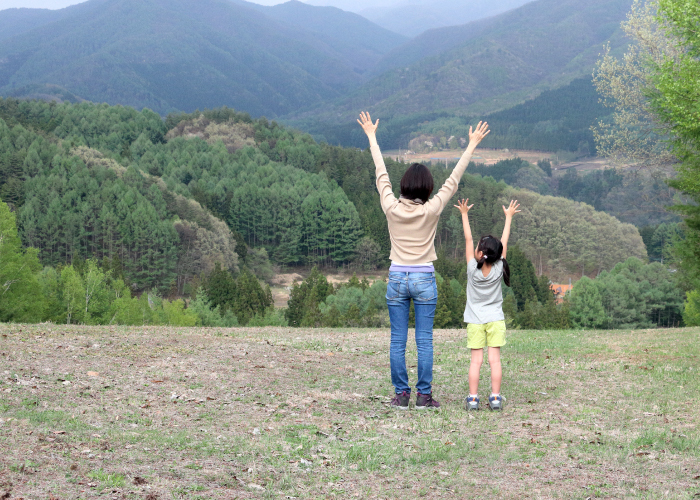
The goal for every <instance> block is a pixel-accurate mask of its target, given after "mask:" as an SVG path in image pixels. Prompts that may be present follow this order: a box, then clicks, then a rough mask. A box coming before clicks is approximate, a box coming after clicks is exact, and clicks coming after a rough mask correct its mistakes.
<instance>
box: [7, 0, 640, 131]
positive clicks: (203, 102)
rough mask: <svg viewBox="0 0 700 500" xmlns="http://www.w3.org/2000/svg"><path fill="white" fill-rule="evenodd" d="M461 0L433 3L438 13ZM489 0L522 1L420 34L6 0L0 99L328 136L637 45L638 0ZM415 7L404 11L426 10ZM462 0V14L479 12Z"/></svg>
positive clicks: (469, 99)
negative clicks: (270, 123)
mask: <svg viewBox="0 0 700 500" xmlns="http://www.w3.org/2000/svg"><path fill="white" fill-rule="evenodd" d="M412 1H413V2H417V3H418V4H420V2H423V0H412ZM450 2H452V3H455V2H453V0H441V1H440V2H434V3H433V2H431V4H430V5H434V10H436V11H439V10H440V9H442V8H443V7H445V6H446V5H449V4H450ZM492 4H493V3H492V2H491V3H487V2H485V1H484V0H473V1H472V2H471V3H470V5H472V6H476V5H481V7H480V8H478V9H477V8H476V7H474V11H475V12H476V11H478V12H479V13H480V15H483V14H484V13H486V12H491V11H489V9H498V8H506V6H509V5H510V6H517V5H521V6H519V7H518V8H515V9H512V10H508V11H507V12H504V13H501V14H498V15H495V16H492V17H488V18H486V19H481V20H478V21H474V22H470V23H467V24H462V25H458V26H449V27H442V28H435V29H430V30H427V31H425V32H423V33H422V34H420V35H418V36H416V37H413V38H410V39H409V38H408V37H406V36H403V35H400V34H397V33H395V32H394V31H391V30H389V29H386V28H384V27H381V26H379V25H377V24H375V23H373V22H371V21H369V20H367V19H366V18H364V17H362V16H360V15H358V14H355V13H352V12H347V11H343V10H341V9H339V8H337V7H327V6H326V7H321V6H313V5H309V4H306V3H302V2H299V1H295V0H292V1H290V2H287V3H284V4H280V5H276V6H272V7H266V6H261V5H258V4H254V3H250V2H246V1H243V0H200V1H198V2H196V3H195V2H192V1H191V0H89V1H87V2H85V3H82V4H79V5H75V6H72V7H69V8H66V9H61V10H57V11H48V10H45V9H8V10H4V11H0V42H1V43H0V95H5V96H14V97H20V98H27V97H38V98H43V99H51V98H55V99H58V100H72V101H79V100H82V99H84V100H90V101H96V102H107V103H110V104H123V105H130V106H134V107H136V108H143V107H148V108H151V109H153V110H155V111H156V112H158V113H160V114H167V113H169V112H173V111H193V110H195V109H203V108H215V107H221V106H229V107H233V108H235V109H239V110H242V111H247V112H249V113H250V114H251V115H253V116H260V115H265V116H268V117H271V118H273V117H274V118H279V119H282V120H283V121H287V122H289V123H292V124H294V125H296V126H299V127H300V128H302V129H304V130H309V131H310V132H312V133H315V134H317V135H320V133H322V131H323V129H324V128H327V127H329V126H333V125H338V124H343V123H350V122H352V123H354V116H355V115H356V113H357V112H358V111H359V110H360V109H370V110H371V111H372V112H373V114H374V115H376V116H378V117H380V116H381V117H386V118H396V117H401V116H404V117H411V116H419V115H420V116H423V115H426V114H435V113H442V114H445V113H447V114H452V115H460V116H473V115H477V114H488V113H492V112H495V111H498V110H502V109H506V108H509V107H511V106H513V105H516V104H518V103H521V102H523V101H525V100H527V99H530V98H533V97H536V96H537V95H539V94H540V93H541V92H543V91H545V90H548V89H554V88H559V87H562V86H564V85H567V84H568V83H570V82H571V81H573V80H574V79H576V78H580V77H587V76H590V73H591V71H592V68H593V65H594V62H595V60H596V59H597V57H598V55H599V53H601V52H602V50H603V45H604V44H606V43H608V42H609V43H610V44H611V46H612V48H613V49H620V48H621V47H624V46H625V45H626V40H625V39H624V37H623V35H622V32H621V30H620V28H619V24H620V22H621V21H622V20H623V19H624V18H625V15H626V13H627V11H628V10H629V7H630V5H631V0H589V1H588V2H586V3H579V2H577V1H576V0H536V1H531V2H527V3H526V2H525V0H507V1H504V2H499V4H498V7H493V6H491V5H492ZM522 4H524V5H522ZM422 5H426V4H422ZM380 7H381V5H380ZM414 7H415V5H414V6H411V5H408V6H404V12H405V13H408V12H419V10H416V9H415V8H414ZM437 7H440V9H438V8H437ZM457 7H458V6H457V5H456V4H455V9H453V11H454V12H455V15H454V19H455V22H457V21H459V19H460V18H459V15H461V14H465V13H468V11H467V9H465V8H462V9H461V10H460V9H458V8H457ZM494 12H495V11H494ZM465 15H466V14H465ZM394 17H396V16H394ZM320 131H321V132H320Z"/></svg>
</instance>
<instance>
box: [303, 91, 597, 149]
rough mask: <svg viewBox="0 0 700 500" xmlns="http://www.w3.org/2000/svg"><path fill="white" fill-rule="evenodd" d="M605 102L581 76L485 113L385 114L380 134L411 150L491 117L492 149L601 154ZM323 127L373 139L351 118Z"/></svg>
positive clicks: (335, 135) (352, 140)
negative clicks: (598, 129)
mask: <svg viewBox="0 0 700 500" xmlns="http://www.w3.org/2000/svg"><path fill="white" fill-rule="evenodd" d="M599 101H600V96H599V95H598V93H597V92H596V90H595V87H593V84H592V83H591V80H590V78H577V79H576V80H574V81H572V82H571V83H569V84H568V85H565V86H563V87H560V88H558V89H556V90H546V91H544V92H543V93H542V94H540V95H539V96H537V97H536V98H534V99H530V100H528V101H526V102H524V103H522V104H518V105H516V106H514V107H512V108H509V109H506V110H503V111H498V112H496V113H491V114H488V115H485V116H462V115H457V114H455V113H448V112H441V113H421V114H417V115H407V116H399V117H393V118H388V119H384V118H382V127H381V129H380V131H379V133H380V134H381V142H382V144H383V145H385V147H386V148H390V149H391V148H404V149H410V146H409V143H410V142H411V140H412V139H415V138H420V137H421V136H430V138H431V139H436V140H434V141H433V142H434V143H435V144H437V143H439V142H440V139H442V140H444V141H445V142H447V139H448V138H450V137H452V136H455V137H462V138H466V137H468V136H469V127H470V126H474V125H475V124H476V123H478V122H479V121H481V120H485V121H487V122H488V124H489V128H490V129H491V130H492V133H491V134H489V136H488V137H486V139H484V141H483V142H482V146H483V147H486V148H495V149H501V148H509V149H535V150H539V151H553V152H556V151H579V152H581V153H582V154H583V155H588V154H591V155H595V142H594V140H593V133H592V132H591V126H593V125H595V124H596V123H598V121H599V120H600V119H604V118H606V117H607V116H608V115H609V114H610V112H609V110H608V109H606V108H605V107H604V106H603V105H602V104H601V103H600V102H599ZM309 127H312V125H309ZM317 128H318V130H319V133H318V134H317V135H316V136H317V138H318V139H319V140H324V141H327V142H329V143H331V144H343V145H345V146H355V147H363V146H364V144H365V142H366V140H367V139H366V137H365V136H364V134H363V133H362V130H359V129H358V128H357V126H356V125H355V124H354V123H351V122H348V123H343V124H338V125H328V126H326V127H324V128H323V129H322V130H321V129H320V125H319V126H318V127H317Z"/></svg>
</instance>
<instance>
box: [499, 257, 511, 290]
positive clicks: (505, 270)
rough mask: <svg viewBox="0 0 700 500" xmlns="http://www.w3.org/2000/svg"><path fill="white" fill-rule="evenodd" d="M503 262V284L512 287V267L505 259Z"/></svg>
mask: <svg viewBox="0 0 700 500" xmlns="http://www.w3.org/2000/svg"><path fill="white" fill-rule="evenodd" d="M501 260H502V261H503V283H505V284H506V286H510V266H509V265H508V261H507V260H506V259H505V258H503V259H501Z"/></svg>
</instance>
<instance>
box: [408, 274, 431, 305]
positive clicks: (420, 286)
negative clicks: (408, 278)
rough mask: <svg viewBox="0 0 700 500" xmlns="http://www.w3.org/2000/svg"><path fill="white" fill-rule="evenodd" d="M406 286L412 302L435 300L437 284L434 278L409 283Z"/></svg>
mask: <svg viewBox="0 0 700 500" xmlns="http://www.w3.org/2000/svg"><path fill="white" fill-rule="evenodd" d="M408 286H409V289H410V291H411V297H413V300H414V301H418V302H430V301H433V300H435V299H437V284H436V282H435V278H433V279H429V280H421V281H413V282H409V285H408Z"/></svg>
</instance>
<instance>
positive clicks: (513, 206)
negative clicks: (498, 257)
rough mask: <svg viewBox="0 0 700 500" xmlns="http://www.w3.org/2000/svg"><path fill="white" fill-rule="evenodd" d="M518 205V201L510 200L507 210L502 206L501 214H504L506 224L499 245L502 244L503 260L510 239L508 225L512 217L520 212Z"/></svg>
mask: <svg viewBox="0 0 700 500" xmlns="http://www.w3.org/2000/svg"><path fill="white" fill-rule="evenodd" d="M519 207H520V204H519V203H518V200H510V205H508V208H506V207H505V205H504V206H503V212H504V213H505V214H506V224H505V226H503V236H501V243H502V244H503V258H504V259H505V258H506V254H507V253H508V238H509V237H510V224H511V222H512V221H513V216H514V215H515V214H517V213H519V212H520V210H518V208H519Z"/></svg>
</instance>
